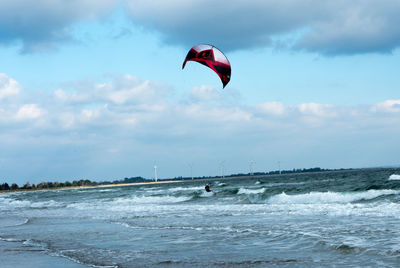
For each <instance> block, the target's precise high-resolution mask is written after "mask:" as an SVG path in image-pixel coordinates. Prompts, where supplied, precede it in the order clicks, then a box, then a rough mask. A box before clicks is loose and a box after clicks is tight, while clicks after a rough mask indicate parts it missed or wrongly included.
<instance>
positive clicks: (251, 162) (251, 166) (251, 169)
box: [250, 160, 256, 176]
mask: <svg viewBox="0 0 400 268" xmlns="http://www.w3.org/2000/svg"><path fill="white" fill-rule="evenodd" d="M255 163H256V162H254V160H251V161H250V176H253V175H254V173H253V165H254V164H255Z"/></svg>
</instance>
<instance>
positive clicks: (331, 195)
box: [268, 190, 400, 204]
mask: <svg viewBox="0 0 400 268" xmlns="http://www.w3.org/2000/svg"><path fill="white" fill-rule="evenodd" d="M399 193H400V191H396V190H368V191H365V192H353V193H337V192H310V193H307V194H297V195H287V194H286V193H284V192H283V193H281V194H278V195H274V196H272V197H270V198H269V199H268V203H270V204H332V203H339V204H345V203H351V202H354V201H359V200H370V199H374V198H376V197H378V196H383V195H390V194H399Z"/></svg>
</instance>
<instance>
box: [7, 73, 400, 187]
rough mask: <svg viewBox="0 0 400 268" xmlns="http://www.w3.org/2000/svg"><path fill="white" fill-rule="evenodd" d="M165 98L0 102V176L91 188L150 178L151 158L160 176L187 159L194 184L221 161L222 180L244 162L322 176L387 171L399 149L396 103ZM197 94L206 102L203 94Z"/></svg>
mask: <svg viewBox="0 0 400 268" xmlns="http://www.w3.org/2000/svg"><path fill="white" fill-rule="evenodd" d="M3 77H4V75H3ZM6 77H7V81H8V80H11V79H13V78H11V77H9V76H7V75H6ZM14 81H15V80H14ZM15 83H18V82H17V81H15ZM83 85H84V86H83ZM20 87H21V90H23V89H22V86H20ZM167 89H168V85H165V84H162V83H159V82H157V81H149V80H142V79H140V78H139V77H136V76H132V75H120V76H117V75H115V76H112V77H111V78H110V79H109V81H107V82H104V81H103V82H101V83H100V82H96V81H92V82H88V81H84V82H82V81H78V82H75V83H71V84H70V87H69V88H68V89H59V88H58V89H55V90H54V92H44V93H43V92H38V91H33V92H30V93H29V94H31V97H30V98H29V100H32V99H37V100H39V101H38V102H36V103H32V102H31V101H29V102H24V99H19V98H9V99H8V101H7V102H2V105H1V106H0V127H1V128H2V129H3V131H2V132H1V133H0V147H1V148H2V150H1V151H0V158H2V159H5V160H4V165H3V167H2V168H3V170H4V172H5V173H4V174H6V177H12V178H17V177H18V178H22V179H21V180H24V178H26V177H29V178H30V180H32V182H33V181H35V180H37V181H40V180H43V178H49V177H50V176H54V177H60V174H61V175H62V176H63V177H66V178H67V179H71V178H75V177H82V176H85V177H87V178H90V179H96V180H102V179H103V180H104V179H110V178H113V179H117V178H119V177H123V176H130V175H132V176H137V175H141V176H150V175H151V174H149V173H148V170H150V173H151V171H152V169H151V165H152V164H153V163H154V161H155V159H158V160H159V161H160V163H159V166H160V171H163V172H162V174H163V177H164V176H179V175H180V172H181V166H182V165H184V164H185V163H187V161H193V160H195V161H196V162H197V163H198V165H199V170H201V172H200V171H199V174H198V175H201V176H203V175H215V174H216V172H215V171H212V170H211V171H209V170H208V168H209V167H210V165H212V163H211V164H210V161H211V162H212V161H214V162H215V160H220V159H226V160H227V163H230V166H231V168H230V170H229V172H243V171H244V170H246V168H247V164H246V166H245V167H243V166H241V163H242V162H243V161H244V160H243V159H245V161H247V160H248V159H255V160H256V161H257V163H261V162H262V161H265V162H266V163H267V162H268V163H272V162H273V163H276V161H277V160H276V159H281V160H282V159H284V160H285V162H286V163H287V164H288V165H289V163H290V165H291V166H292V167H293V166H295V167H309V166H313V165H314V162H312V161H313V159H317V160H318V162H317V165H320V166H323V167H357V166H362V165H364V166H365V165H368V164H371V165H372V164H376V163H381V162H382V161H383V162H385V163H391V161H392V160H391V159H394V158H393V157H394V156H395V155H396V153H397V152H398V150H399V149H400V148H399V146H398V145H397V144H398V142H397V140H398V133H400V117H399V116H397V115H398V114H399V113H400V110H399V105H400V101H399V100H387V101H384V102H381V103H377V104H372V105H368V106H363V107H361V106H360V107H359V106H354V107H353V106H335V105H331V104H321V103H300V104H298V105H287V104H284V103H281V102H266V103H259V104H257V105H243V104H240V103H234V104H232V103H225V102H220V101H199V100H198V99H194V100H188V99H187V96H182V100H180V101H179V100H178V101H177V100H176V98H174V99H172V98H169V95H168V94H166V91H168V90H167ZM196 90H198V91H196ZM196 90H194V91H195V92H197V93H199V92H200V93H199V94H200V96H201V95H202V94H203V93H204V94H206V95H207V94H208V93H210V92H211V95H212V94H213V93H212V90H210V92H209V89H207V88H206V87H204V88H203V89H196ZM21 93H23V94H25V92H21ZM112 93H113V94H116V95H113V94H112ZM35 94H39V95H40V98H37V97H36V98H35ZM115 96H118V97H115ZM364 155H365V156H368V157H364V158H363V157H360V156H364ZM39 160H40V161H39ZM379 161H381V162H379ZM161 162H162V163H161ZM20 163H29V165H28V166H29V167H28V168H26V169H24V168H22V166H21V164H20ZM57 163H62V165H61V166H57V165H58V164H57ZM163 165H164V167H163ZM227 166H228V164H227ZM5 167H6V169H5ZM146 170H147V171H146ZM132 172H133V173H132ZM227 172H228V170H227ZM22 182H24V181H22Z"/></svg>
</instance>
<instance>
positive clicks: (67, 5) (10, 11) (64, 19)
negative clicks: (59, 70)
mask: <svg viewBox="0 0 400 268" xmlns="http://www.w3.org/2000/svg"><path fill="white" fill-rule="evenodd" d="M116 3H117V1H116V0H79V1H78V0H71V1H63V0H37V1H33V0H28V1H26V0H2V1H1V2H0V44H13V43H16V42H21V43H22V51H23V52H40V51H46V50H48V49H53V48H54V47H56V46H57V45H58V44H59V43H60V42H65V41H68V40H71V39H72V36H71V27H72V25H73V24H74V23H77V22H81V21H84V20H93V19H99V18H100V17H101V16H102V15H103V14H108V13H110V9H112V8H113V6H114V5H115V4H116Z"/></svg>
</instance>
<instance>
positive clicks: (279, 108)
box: [256, 101, 286, 115]
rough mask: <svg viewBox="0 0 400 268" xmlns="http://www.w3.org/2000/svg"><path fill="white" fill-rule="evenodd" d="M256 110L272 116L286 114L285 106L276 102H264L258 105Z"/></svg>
mask: <svg viewBox="0 0 400 268" xmlns="http://www.w3.org/2000/svg"><path fill="white" fill-rule="evenodd" d="M256 108H257V109H258V110H260V111H261V112H263V113H267V114H272V115H283V114H285V112H286V107H285V105H284V104H283V103H281V102H276V101H273V102H264V103H261V104H258V105H257V106H256Z"/></svg>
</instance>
